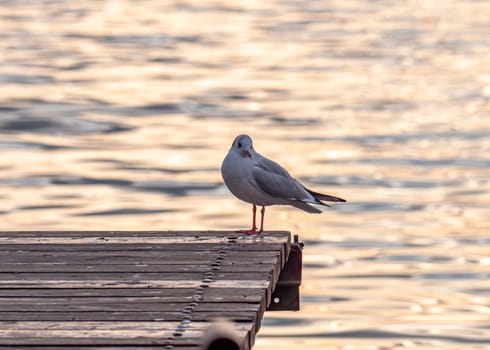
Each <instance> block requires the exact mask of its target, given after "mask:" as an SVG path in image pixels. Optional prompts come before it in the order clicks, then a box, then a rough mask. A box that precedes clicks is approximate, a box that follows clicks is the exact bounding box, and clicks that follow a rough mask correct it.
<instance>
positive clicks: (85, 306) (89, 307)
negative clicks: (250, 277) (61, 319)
mask: <svg viewBox="0 0 490 350" xmlns="http://www.w3.org/2000/svg"><path fill="white" fill-rule="evenodd" d="M9 299H10V300H9V302H8V303H5V304H0V311H22V312H50V311H53V312H61V311H80V312H86V311H119V310H126V311H138V310H140V311H155V310H158V311H182V310H183V309H184V308H186V307H187V305H189V303H166V302H160V303H159V302H158V301H155V300H154V301H151V300H150V301H142V300H139V301H136V300H121V299H122V298H117V299H116V298H115V299H112V298H107V299H109V300H107V299H106V300H104V299H103V298H93V300H91V301H86V300H80V299H75V300H72V301H69V300H67V299H64V298H59V299H58V300H56V299H54V298H53V299H47V298H43V300H42V301H41V302H39V301H40V300H39V299H37V298H31V299H28V298H22V299H23V300H19V299H15V298H9ZM135 299H136V298H135ZM63 300H64V301H65V303H62V301H63ZM197 301H198V300H196V304H197V305H195V306H194V308H193V310H196V311H213V310H216V309H218V308H219V310H221V311H236V312H239V311H254V310H256V309H257V303H232V302H223V303H220V304H219V305H217V303H207V302H202V301H199V302H197Z"/></svg>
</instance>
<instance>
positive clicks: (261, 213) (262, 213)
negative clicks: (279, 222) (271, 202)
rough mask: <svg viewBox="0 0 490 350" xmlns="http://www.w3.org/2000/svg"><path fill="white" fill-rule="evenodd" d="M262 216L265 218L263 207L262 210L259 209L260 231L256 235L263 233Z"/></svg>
mask: <svg viewBox="0 0 490 350" xmlns="http://www.w3.org/2000/svg"><path fill="white" fill-rule="evenodd" d="M264 216H265V207H264V206H262V209H260V230H259V232H258V233H262V232H264Z"/></svg>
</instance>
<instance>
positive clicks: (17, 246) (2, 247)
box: [0, 237, 285, 252]
mask: <svg viewBox="0 0 490 350" xmlns="http://www.w3.org/2000/svg"><path fill="white" fill-rule="evenodd" d="M0 238H1V237H0ZM283 246H285V244H284V243H282V244H281V243H259V242H257V243H254V244H241V243H236V244H233V251H242V250H246V251H255V250H258V251H278V250H279V249H281V248H282V247H283ZM223 247H226V246H225V245H221V244H213V243H195V244H189V243H185V244H181V243H172V244H166V243H156V244H150V243H136V242H134V243H130V242H127V243H106V244H93V243H73V242H72V241H71V240H70V241H69V242H67V243H43V244H36V243H33V242H27V241H25V239H24V238H22V239H19V242H18V243H10V242H8V243H4V242H1V239H0V252H3V251H8V252H11V251H26V252H27V251H28V252H30V251H53V252H56V251H59V250H60V249H62V250H63V251H65V252H69V251H81V252H84V251H92V250H100V251H138V250H142V251H145V252H147V251H165V252H166V251H188V250H204V251H212V252H217V251H219V250H222V249H223Z"/></svg>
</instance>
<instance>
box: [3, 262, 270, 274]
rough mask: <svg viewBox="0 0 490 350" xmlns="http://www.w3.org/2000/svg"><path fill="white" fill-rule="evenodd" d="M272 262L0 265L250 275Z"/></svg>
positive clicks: (59, 269) (6, 268)
mask: <svg viewBox="0 0 490 350" xmlns="http://www.w3.org/2000/svg"><path fill="white" fill-rule="evenodd" d="M272 262H273V261H272V260H270V261H269V263H264V262H256V263H255V264H252V263H250V262H247V263H240V262H236V263H235V262H226V261H225V262H223V263H221V264H220V265H219V266H215V267H213V266H210V265H209V264H185V265H184V264H183V265H178V264H151V265H149V264H70V263H69V262H66V263H26V262H19V263H0V273H1V272H11V273H14V272H15V273H25V272H31V273H32V272H36V273H46V272H92V271H97V272H104V273H115V272H119V271H126V272H174V273H176V272H184V273H185V272H193V273H207V272H216V271H219V272H233V273H241V272H249V273H253V272H255V273H258V274H262V273H268V272H272V271H273V265H272Z"/></svg>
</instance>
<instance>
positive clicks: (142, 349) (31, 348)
mask: <svg viewBox="0 0 490 350" xmlns="http://www.w3.org/2000/svg"><path fill="white" fill-rule="evenodd" d="M174 347H175V349H177V350H200V349H201V347H200V346H199V345H197V344H195V345H192V344H190V345H179V344H175V345H174ZM68 349H70V350H73V347H66V346H56V345H50V346H46V345H41V346H36V345H24V346H22V345H16V346H15V348H14V349H12V345H7V346H4V345H0V350H68ZM130 349H131V350H162V349H164V347H162V346H161V345H157V346H151V345H132V346H131V347H130ZM76 350H128V347H127V346H124V347H122V346H111V345H100V346H97V345H95V346H94V345H89V346H80V345H79V346H77V347H76Z"/></svg>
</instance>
